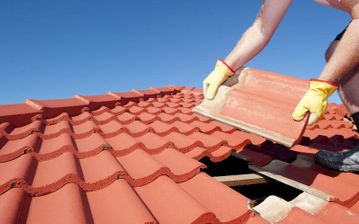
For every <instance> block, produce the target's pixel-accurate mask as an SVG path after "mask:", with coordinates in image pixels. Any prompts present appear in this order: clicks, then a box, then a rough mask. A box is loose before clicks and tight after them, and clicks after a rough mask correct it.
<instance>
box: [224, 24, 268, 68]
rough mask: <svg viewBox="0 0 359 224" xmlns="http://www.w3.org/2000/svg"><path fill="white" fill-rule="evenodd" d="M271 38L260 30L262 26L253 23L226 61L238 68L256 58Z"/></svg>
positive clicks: (232, 66)
mask: <svg viewBox="0 0 359 224" xmlns="http://www.w3.org/2000/svg"><path fill="white" fill-rule="evenodd" d="M269 40H270V38H269V37H266V36H265V35H263V33H262V32H261V31H260V27H257V26H256V25H253V26H252V27H250V28H249V29H248V30H247V31H246V32H245V33H244V35H243V36H242V38H241V39H240V40H239V41H238V43H237V45H236V46H235V48H234V49H233V50H232V51H231V53H229V55H228V56H227V57H226V58H225V61H226V63H227V64H228V65H229V66H231V68H233V69H234V70H237V69H238V68H240V67H242V66H243V65H244V64H246V63H247V62H248V61H250V60H251V59H252V58H254V57H255V56H256V55H257V54H258V53H259V52H260V51H261V50H262V49H263V48H264V47H265V46H266V45H267V43H268V42H269Z"/></svg>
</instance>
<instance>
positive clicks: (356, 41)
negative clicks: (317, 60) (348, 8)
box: [319, 18, 359, 83]
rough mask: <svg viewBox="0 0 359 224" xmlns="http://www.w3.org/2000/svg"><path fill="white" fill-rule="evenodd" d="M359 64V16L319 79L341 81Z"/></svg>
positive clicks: (352, 23) (348, 29) (350, 25)
mask: <svg viewBox="0 0 359 224" xmlns="http://www.w3.org/2000/svg"><path fill="white" fill-rule="evenodd" d="M358 64H359V18H358V19H353V21H352V22H351V23H350V24H349V26H348V28H347V31H346V32H345V34H344V36H343V38H342V39H341V40H340V42H339V44H338V46H337V48H336V49H335V51H334V53H333V55H332V57H331V58H330V60H329V61H328V63H327V65H326V66H325V67H324V69H323V71H322V73H321V75H320V77H319V79H322V80H327V81H331V82H336V83H338V82H340V80H341V79H342V78H343V77H344V76H345V75H346V74H348V73H349V72H350V71H351V70H352V69H353V68H354V67H356V66H357V65H358Z"/></svg>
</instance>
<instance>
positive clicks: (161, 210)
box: [135, 176, 217, 223]
mask: <svg viewBox="0 0 359 224" xmlns="http://www.w3.org/2000/svg"><path fill="white" fill-rule="evenodd" d="M135 190H136V192H137V194H138V195H139V196H140V197H141V198H142V200H143V202H144V203H145V204H146V206H147V207H148V208H149V209H150V211H151V213H152V214H153V216H154V217H155V218H156V220H157V221H158V222H159V223H209V222H216V221H217V220H216V218H215V216H214V214H212V213H211V212H210V211H209V210H208V209H207V208H206V207H205V206H204V205H201V204H199V203H198V202H197V201H196V200H194V199H193V198H192V196H190V195H188V194H187V193H186V192H185V191H184V190H183V189H182V188H180V187H179V186H178V185H177V184H175V183H174V182H173V181H172V180H171V179H170V178H168V177H166V176H160V177H159V178H157V179H156V180H154V181H153V182H152V183H150V184H147V185H144V186H141V187H136V188H135ZM206 206H207V205H206ZM178 211H181V214H182V215H178Z"/></svg>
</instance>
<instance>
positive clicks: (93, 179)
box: [79, 151, 127, 190]
mask: <svg viewBox="0 0 359 224" xmlns="http://www.w3.org/2000/svg"><path fill="white" fill-rule="evenodd" d="M79 162H80V166H81V170H82V173H83V176H84V181H85V183H84V185H83V187H84V188H85V189H86V190H98V189H102V188H104V187H105V186H107V185H109V184H111V183H112V182H113V181H115V180H116V179H117V178H123V177H125V176H127V173H126V171H125V170H124V169H123V167H122V166H121V165H120V163H119V162H118V161H117V160H116V158H115V157H114V156H113V155H112V154H111V153H110V152H109V151H102V152H100V153H99V154H97V155H95V156H91V157H88V158H84V159H80V160H79ZM99 167H101V169H99Z"/></svg>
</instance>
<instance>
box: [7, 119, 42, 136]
mask: <svg viewBox="0 0 359 224" xmlns="http://www.w3.org/2000/svg"><path fill="white" fill-rule="evenodd" d="M42 130H43V124H42V122H41V121H39V120H37V121H33V122H31V123H30V124H28V125H25V126H22V127H17V128H14V129H13V130H12V131H11V133H8V135H6V136H7V138H8V139H19V138H24V137H26V136H28V135H31V134H32V133H34V132H41V131H42Z"/></svg>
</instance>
